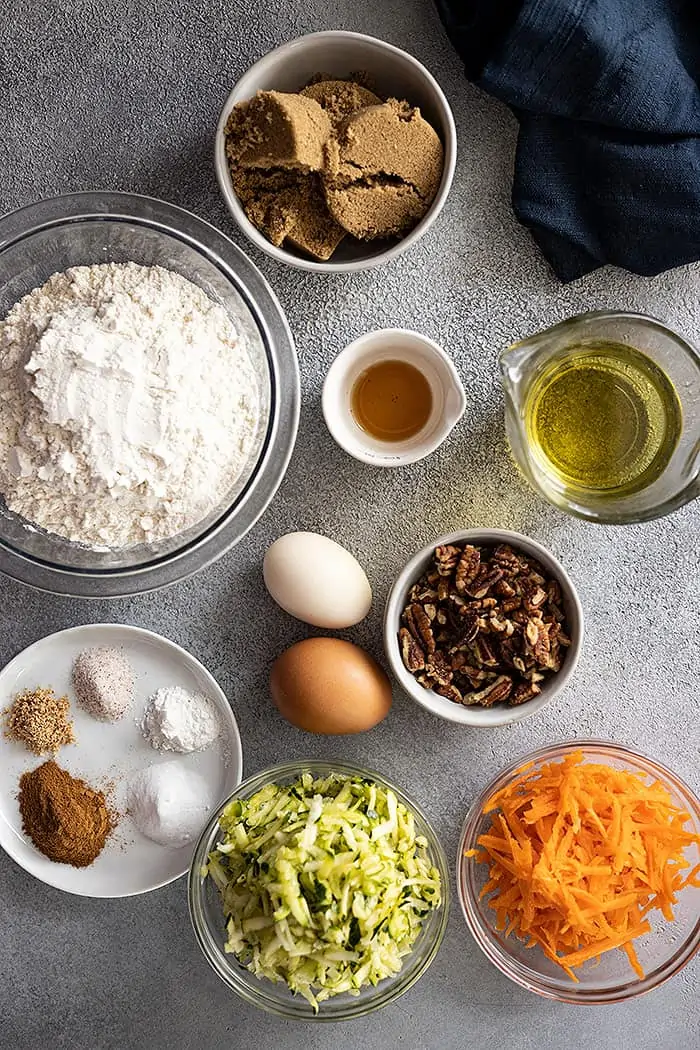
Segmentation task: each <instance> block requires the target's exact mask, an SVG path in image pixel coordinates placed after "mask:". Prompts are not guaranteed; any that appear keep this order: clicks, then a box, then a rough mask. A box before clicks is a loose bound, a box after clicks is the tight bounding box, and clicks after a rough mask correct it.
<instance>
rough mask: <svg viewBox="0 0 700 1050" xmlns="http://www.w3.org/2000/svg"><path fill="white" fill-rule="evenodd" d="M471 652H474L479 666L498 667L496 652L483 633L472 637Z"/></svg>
mask: <svg viewBox="0 0 700 1050" xmlns="http://www.w3.org/2000/svg"><path fill="white" fill-rule="evenodd" d="M472 652H473V653H474V659H475V661H476V663H477V664H479V666H480V667H498V659H497V658H496V653H495V652H494V650H493V648H492V647H491V643H490V642H489V641H488V639H487V638H484V637H483V635H479V636H478V637H477V638H475V639H474V644H473V645H472Z"/></svg>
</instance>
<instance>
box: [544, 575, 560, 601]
mask: <svg viewBox="0 0 700 1050" xmlns="http://www.w3.org/2000/svg"><path fill="white" fill-rule="evenodd" d="M547 599H548V601H549V604H550V605H561V587H560V586H559V581H558V580H550V581H549V582H548V584H547Z"/></svg>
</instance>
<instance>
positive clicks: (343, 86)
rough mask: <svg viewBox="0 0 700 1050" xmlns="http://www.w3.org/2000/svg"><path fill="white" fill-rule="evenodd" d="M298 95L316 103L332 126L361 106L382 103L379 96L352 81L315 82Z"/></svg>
mask: <svg viewBox="0 0 700 1050" xmlns="http://www.w3.org/2000/svg"><path fill="white" fill-rule="evenodd" d="M300 94H301V95H304V96H305V97H306V98H312V99H314V100H315V101H316V102H318V104H319V106H321V107H322V109H324V110H325V111H326V113H327V114H328V117H329V119H330V121H331V124H333V125H338V124H340V123H341V122H342V121H343V120H345V118H346V117H348V116H350V114H351V113H354V112H355V110H358V109H362V108H363V106H376V105H378V104H379V103H380V102H381V101H382V100H381V99H380V97H379V95H375V94H374V92H373V91H370V90H369V88H366V87H363V86H362V84H356V83H355V81H354V80H321V81H317V82H316V83H314V84H308V85H307V86H306V87H305V88H302V89H301V92H300Z"/></svg>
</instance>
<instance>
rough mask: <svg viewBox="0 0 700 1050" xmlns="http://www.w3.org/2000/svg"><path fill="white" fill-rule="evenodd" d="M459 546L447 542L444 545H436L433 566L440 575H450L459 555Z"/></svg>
mask: <svg viewBox="0 0 700 1050" xmlns="http://www.w3.org/2000/svg"><path fill="white" fill-rule="evenodd" d="M461 554H462V552H461V550H460V549H459V547H453V546H452V544H447V545H446V546H444V547H436V548H435V554H434V556H433V557H434V561H435V568H436V569H437V571H438V572H439V573H440V575H441V576H451V575H452V573H453V571H454V569H455V567H456V566H457V564H458V562H459V559H460V557H461Z"/></svg>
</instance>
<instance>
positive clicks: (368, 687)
mask: <svg viewBox="0 0 700 1050" xmlns="http://www.w3.org/2000/svg"><path fill="white" fill-rule="evenodd" d="M270 692H271V694H272V699H273V701H274V704H275V706H276V707H277V709H278V710H279V712H280V714H281V715H282V716H283V717H284V718H286V719H287V721H288V722H291V723H292V725H294V726H297V727H298V728H299V729H305V730H306V731H307V732H309V733H321V734H325V735H335V734H339V735H345V734H348V733H362V732H364V731H365V730H366V729H371V728H372V727H373V726H375V725H377V723H378V722H381V721H382V719H383V718H386V716H387V714H388V713H389V709H390V707H391V684H390V682H389V679H388V678H387V676H386V674H385V673H384V671H383V670H382V669H381V667H380V666H379V664H378V663H377V662H376V660H374V659H373V658H372V657H371V656H370V655H369V653H366V652H365V651H364V649H360V647H359V646H357V645H353V644H352V643H351V642H344V641H342V640H341V639H340V638H307V639H305V641H303V642H297V643H296V645H292V646H291V647H290V648H289V649H287V650H286V651H285V652H283V653H282V655H281V656H279V657H278V658H277V660H276V661H275V663H274V664H273V666H272V672H271V675H270Z"/></svg>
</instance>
